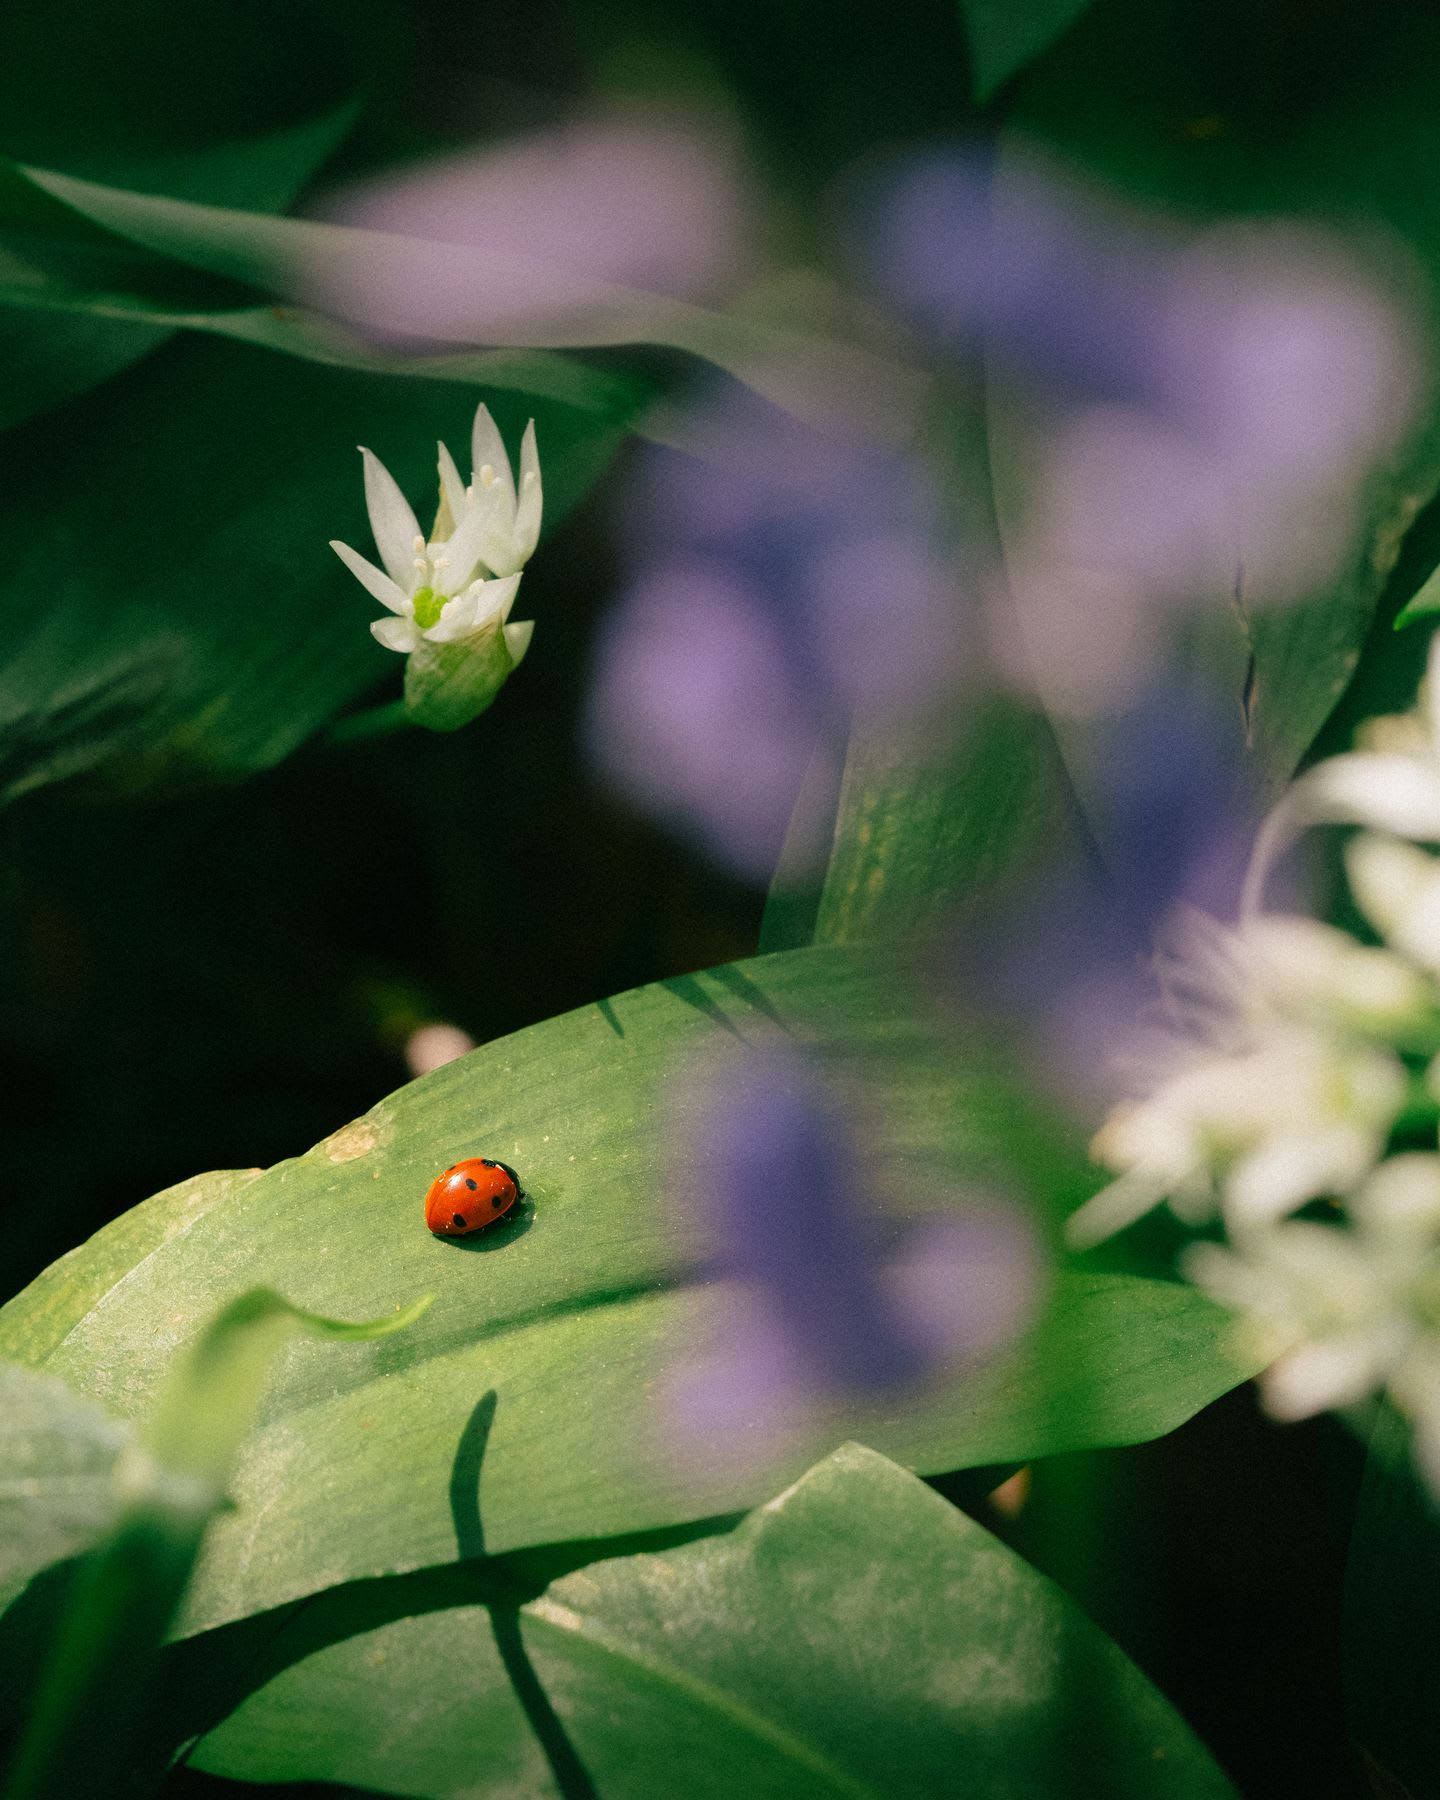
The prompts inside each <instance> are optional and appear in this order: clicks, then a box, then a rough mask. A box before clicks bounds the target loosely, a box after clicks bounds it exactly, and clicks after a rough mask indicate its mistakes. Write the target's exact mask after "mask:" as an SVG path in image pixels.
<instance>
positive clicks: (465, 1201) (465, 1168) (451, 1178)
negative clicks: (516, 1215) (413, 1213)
mask: <svg viewBox="0 0 1440 1800" xmlns="http://www.w3.org/2000/svg"><path fill="white" fill-rule="evenodd" d="M520 1197H521V1196H520V1183H519V1181H518V1180H517V1179H516V1177H515V1171H514V1170H513V1169H508V1168H506V1166H505V1164H504V1163H498V1162H491V1161H490V1159H489V1158H488V1157H485V1156H471V1157H467V1158H466V1160H465V1161H464V1162H458V1163H456V1164H455V1166H454V1168H453V1169H447V1170H446V1171H445V1173H444V1174H443V1175H437V1176H436V1178H435V1180H434V1181H432V1182H431V1183H430V1192H429V1193H428V1194H427V1195H426V1196H425V1223H426V1224H427V1225H428V1226H429V1227H430V1229H431V1230H432V1231H433V1232H434V1233H435V1235H436V1237H469V1236H470V1234H471V1232H473V1231H483V1230H484V1229H485V1227H486V1226H487V1225H493V1224H494V1223H495V1221H496V1220H497V1219H503V1218H504V1217H505V1216H506V1214H507V1213H508V1212H510V1210H511V1209H512V1208H513V1207H514V1205H515V1202H516V1201H517V1200H519V1199H520Z"/></svg>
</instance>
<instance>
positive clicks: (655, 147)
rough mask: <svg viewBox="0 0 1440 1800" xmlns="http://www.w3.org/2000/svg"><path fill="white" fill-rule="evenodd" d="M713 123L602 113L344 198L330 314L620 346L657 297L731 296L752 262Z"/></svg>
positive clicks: (477, 338) (323, 291)
mask: <svg viewBox="0 0 1440 1800" xmlns="http://www.w3.org/2000/svg"><path fill="white" fill-rule="evenodd" d="M742 192H743V191H742V185H741V181H740V178H739V172H738V168H737V164H736V160H735V156H734V153H733V148H732V145H731V144H730V142H729V140H728V138H727V136H726V135H725V134H724V133H723V132H722V131H721V130H720V129H719V128H718V127H717V125H716V124H715V122H714V121H713V120H701V119H698V118H695V117H690V116H686V117H679V116H670V115H668V114H663V113H658V112H657V113H634V114H602V115H599V116H596V117H592V118H588V119H584V118H582V119H579V120H577V121H575V122H573V123H571V124H569V125H566V126H563V127H558V128H555V129H552V130H550V131H548V132H544V133H540V134H537V135H536V136H534V137H531V138H529V139H523V140H520V141H516V142H508V143H504V144H500V145H497V146H495V147H493V148H488V149H485V150H480V151H472V152H468V153H466V154H464V155H461V156H456V157H454V158H451V159H450V160H448V161H443V162H432V163H427V164H425V165H424V166H423V167H421V168H419V169H417V170H415V171H414V172H412V173H408V174H402V175H391V176H387V177H385V178H383V179H381V180H378V181H369V182H365V183H363V184H360V185H358V186H354V187H351V188H349V189H346V190H344V191H343V192H341V193H339V194H336V195H333V196H331V198H330V200H329V202H328V204H327V205H326V207H325V218H326V221H327V222H328V223H330V224H335V225H344V226H348V227H351V228H352V229H351V231H350V232H348V233H344V234H342V233H335V234H331V235H329V236H320V237H315V236H313V234H312V237H311V238H310V239H308V240H307V242H306V252H307V258H308V261H307V266H306V270H305V276H306V280H305V286H306V291H307V293H308V295H309V297H310V299H311V300H312V301H313V302H314V303H315V304H316V305H318V306H319V307H320V308H321V309H322V310H323V311H326V312H329V313H332V314H334V315H335V316H337V317H340V318H343V319H346V320H349V321H351V322H352V323H355V324H358V325H361V326H363V327H365V328H366V329H368V330H370V331H373V332H377V333H380V334H382V335H386V336H393V337H398V338H400V339H409V340H415V341H420V340H426V339H431V340H440V341H444V342H456V341H459V342H469V343H522V344H525V343H530V344H543V343H551V342H556V343H563V342H567V341H574V342H577V343H583V342H591V341H593V342H607V341H608V342H618V341H624V339H625V335H626V326H625V316H626V313H627V311H631V312H633V313H634V322H635V324H636V327H637V329H636V330H635V331H634V332H632V333H631V334H630V335H631V336H632V337H636V338H643V337H644V336H645V331H644V302H645V301H646V299H647V297H651V298H654V297H660V296H663V297H665V298H667V299H669V300H684V299H696V298H699V297H700V296H708V295H712V294H714V293H716V292H717V291H723V290H724V289H725V288H726V287H727V286H728V285H730V284H731V283H732V282H733V281H734V280H735V279H736V277H737V273H738V272H739V271H740V270H742V269H743V268H744V267H745V266H746V264H747V261H748V258H749V249H748V238H749V225H748V221H747V218H746V211H745V204H744V201H743V197H742Z"/></svg>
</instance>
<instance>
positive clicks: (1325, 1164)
mask: <svg viewBox="0 0 1440 1800" xmlns="http://www.w3.org/2000/svg"><path fill="white" fill-rule="evenodd" d="M1381 1148H1382V1143H1381V1140H1380V1137H1379V1134H1378V1133H1372V1132H1368V1131H1365V1130H1364V1129H1363V1128H1361V1127H1360V1126H1347V1125H1337V1126H1335V1127H1333V1128H1332V1129H1330V1130H1328V1131H1327V1130H1325V1129H1323V1128H1317V1129H1315V1130H1313V1131H1311V1132H1307V1133H1305V1134H1304V1135H1299V1134H1296V1135H1294V1136H1282V1135H1280V1134H1278V1133H1277V1134H1276V1135H1275V1136H1273V1137H1271V1138H1268V1139H1266V1140H1265V1141H1263V1142H1262V1143H1261V1144H1259V1145H1258V1146H1257V1147H1256V1148H1255V1149H1254V1150H1252V1151H1251V1152H1250V1154H1249V1155H1248V1156H1243V1157H1241V1158H1240V1160H1239V1161H1238V1162H1237V1163H1236V1165H1235V1167H1234V1168H1233V1169H1232V1170H1231V1171H1230V1175H1229V1178H1228V1180H1227V1181H1226V1183H1225V1198H1224V1206H1223V1211H1224V1214H1225V1220H1226V1223H1227V1224H1228V1225H1229V1226H1230V1228H1231V1230H1232V1231H1234V1232H1236V1233H1237V1234H1243V1233H1244V1232H1246V1231H1247V1230H1253V1229H1254V1228H1255V1227H1256V1226H1260V1225H1269V1224H1272V1223H1273V1222H1274V1221H1275V1220H1277V1219H1282V1218H1284V1217H1285V1215H1286V1214H1287V1213H1292V1212H1295V1211H1297V1210H1298V1209H1299V1208H1300V1207H1302V1206H1304V1205H1305V1203H1306V1202H1307V1201H1309V1200H1316V1199H1319V1198H1320V1196H1321V1195H1324V1194H1332V1193H1335V1194H1343V1193H1346V1192H1348V1191H1349V1189H1350V1188H1351V1187H1353V1186H1354V1185H1355V1183H1356V1182H1357V1181H1358V1180H1359V1179H1360V1178H1361V1176H1363V1175H1364V1174H1365V1172H1366V1170H1367V1168H1368V1167H1369V1165H1370V1164H1372V1163H1373V1162H1375V1161H1376V1159H1377V1158H1378V1157H1379V1155H1380V1151H1381Z"/></svg>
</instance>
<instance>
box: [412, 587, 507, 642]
mask: <svg viewBox="0 0 1440 1800" xmlns="http://www.w3.org/2000/svg"><path fill="white" fill-rule="evenodd" d="M483 587H484V584H483V583H480V582H477V583H476V584H475V586H474V587H473V588H471V589H470V591H469V593H466V594H460V595H458V596H457V597H456V598H455V599H454V600H451V601H449V602H447V604H446V607H445V610H444V612H442V613H441V615H440V618H439V622H438V623H437V624H434V625H432V626H431V627H430V629H429V630H428V631H427V632H426V633H425V636H426V637H427V638H428V639H429V640H430V642H431V643H432V644H453V643H455V641H456V640H457V639H458V638H463V637H469V636H470V635H471V634H472V633H473V632H476V631H483V630H484V629H485V627H486V626H487V625H489V624H491V623H493V621H492V620H491V619H490V618H489V616H488V611H487V608H486V605H485V599H484V592H483Z"/></svg>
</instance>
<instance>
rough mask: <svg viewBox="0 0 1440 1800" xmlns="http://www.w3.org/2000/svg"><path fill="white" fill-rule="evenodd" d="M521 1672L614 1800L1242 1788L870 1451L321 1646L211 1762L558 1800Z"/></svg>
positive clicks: (1106, 1657) (985, 1541)
mask: <svg viewBox="0 0 1440 1800" xmlns="http://www.w3.org/2000/svg"><path fill="white" fill-rule="evenodd" d="M481 1492H482V1498H483V1492H484V1471H483V1468H482V1471H481ZM517 1625H518V1629H517ZM517 1652H518V1654H517ZM522 1657H523V1661H522V1660H521V1658H522ZM517 1671H525V1672H533V1675H534V1676H535V1677H537V1678H538V1683H539V1688H540V1690H541V1692H542V1694H543V1696H544V1700H545V1704H546V1706H547V1708H548V1709H551V1710H552V1713H553V1718H554V1720H555V1722H556V1723H558V1726H559V1728H560V1731H561V1732H563V1734H564V1740H565V1743H566V1744H567V1745H568V1748H569V1751H570V1753H571V1754H572V1756H573V1757H574V1758H575V1759H577V1760H578V1763H579V1765H580V1767H581V1768H582V1769H583V1770H584V1772H585V1774H586V1775H587V1776H588V1778H589V1780H590V1782H591V1783H593V1785H594V1788H595V1790H596V1791H598V1792H599V1793H602V1794H604V1795H606V1796H610V1797H612V1800H626V1797H633V1800H648V1797H649V1796H653V1795H655V1794H661V1793H684V1794H687V1795H695V1796H697V1800H705V1797H709V1796H714V1800H729V1796H732V1795H735V1794H742V1793H743V1794H746V1795H754V1796H757V1797H759V1796H774V1797H775V1800H782V1797H783V1800H802V1797H803V1800H811V1797H812V1796H813V1797H814V1800H820V1797H822V1796H836V1795H842V1796H846V1800H878V1797H879V1796H888V1795H921V1794H927V1795H928V1794H949V1793H957V1794H976V1795H984V1796H986V1800H1046V1797H1049V1796H1053V1797H1054V1800H1082V1797H1084V1796H1090V1795H1094V1796H1101V1795H1111V1794H1116V1793H1123V1794H1125V1795H1127V1796H1133V1797H1134V1800H1144V1797H1145V1796H1148V1795H1156V1796H1159V1795H1162V1794H1163V1795H1166V1796H1170V1797H1174V1800H1180V1797H1184V1800H1202V1797H1203V1800H1222V1797H1223V1796H1230V1795H1231V1794H1232V1789H1231V1788H1230V1786H1229V1784H1228V1783H1227V1782H1226V1780H1225V1779H1224V1777H1223V1776H1222V1775H1221V1774H1220V1772H1219V1770H1218V1769H1217V1768H1216V1767H1215V1765H1214V1763H1213V1762H1212V1761H1211V1760H1210V1758H1209V1756H1208V1755H1207V1754H1206V1752H1205V1751H1204V1750H1203V1749H1202V1748H1201V1746H1200V1745H1199V1744H1198V1743H1197V1742H1196V1740H1195V1738H1194V1737H1193V1736H1192V1735H1191V1733H1190V1732H1189V1730H1188V1729H1187V1728H1186V1727H1185V1725H1184V1724H1183V1723H1182V1722H1181V1721H1180V1719H1179V1718H1178V1717H1177V1716H1176V1715H1175V1713H1174V1712H1173V1711H1172V1710H1171V1708H1170V1707H1169V1706H1168V1704H1167V1703H1166V1702H1165V1701H1164V1700H1163V1699H1162V1698H1161V1696H1160V1695H1159V1694H1158V1693H1156V1691H1155V1690H1154V1689H1153V1688H1152V1687H1150V1685H1149V1684H1148V1683H1147V1682H1146V1681H1145V1680H1144V1678H1143V1677H1142V1676H1141V1675H1140V1674H1139V1672H1138V1671H1137V1670H1136V1669H1135V1668H1134V1667H1133V1665H1132V1664H1131V1663H1130V1662H1129V1661H1128V1660H1127V1659H1126V1658H1125V1657H1124V1656H1123V1655H1121V1653H1120V1652H1119V1651H1118V1650H1117V1649H1116V1648H1115V1646H1114V1645H1113V1644H1112V1643H1110V1641H1109V1640H1108V1639H1106V1638H1105V1637H1104V1636H1103V1635H1102V1634H1101V1633H1100V1632H1099V1631H1097V1630H1096V1629H1095V1627H1094V1626H1092V1625H1091V1624H1090V1623H1089V1622H1088V1620H1086V1619H1085V1618H1084V1617H1083V1616H1082V1615H1081V1614H1080V1613H1079V1611H1078V1609H1077V1608H1075V1607H1074V1606H1073V1605H1072V1604H1071V1603H1070V1602H1069V1601H1068V1600H1066V1599H1065V1598H1064V1596H1063V1595H1062V1594H1061V1593H1060V1592H1059V1590H1058V1589H1056V1588H1055V1587H1053V1586H1052V1585H1051V1584H1050V1583H1049V1582H1048V1581H1047V1580H1046V1579H1045V1578H1044V1577H1043V1576H1041V1575H1038V1574H1037V1573H1036V1572H1035V1571H1034V1570H1033V1569H1031V1568H1030V1567H1029V1566H1028V1565H1027V1564H1026V1563H1024V1562H1023V1561H1021V1559H1020V1558H1018V1557H1016V1556H1015V1555H1013V1554H1012V1553H1011V1552H1010V1551H1008V1550H1006V1549H1005V1548H1004V1547H1003V1546H1002V1545H1001V1544H999V1543H998V1542H997V1541H996V1540H995V1539H994V1538H992V1537H991V1536H990V1535H989V1533H987V1532H986V1531H985V1530H983V1529H982V1528H981V1527H980V1526H979V1525H977V1524H976V1523H975V1522H974V1521H973V1520H971V1519H968V1518H967V1517H966V1516H965V1515H964V1514H963V1513H961V1512H958V1511H957V1510H956V1509H955V1508H953V1507H952V1506H950V1505H949V1504H948V1503H947V1502H946V1501H944V1500H941V1499H939V1498H938V1497H937V1496H936V1495H935V1494H934V1493H932V1492H931V1491H930V1490H929V1489H928V1488H926V1487H925V1486H924V1485H923V1484H922V1483H920V1482H918V1481H916V1480H915V1479H914V1478H913V1477H912V1476H910V1475H907V1474H906V1473H905V1472H904V1471H903V1470H901V1469H899V1468H897V1467H896V1466H895V1464H894V1463H892V1462H889V1461H887V1460H886V1459H885V1458H884V1457H882V1456H879V1455H877V1454H876V1453H875V1452H874V1451H872V1450H867V1449H863V1448H861V1447H860V1446H859V1445H856V1444H847V1445H845V1446H844V1447H842V1448H841V1449H839V1450H837V1451H835V1452H834V1453H833V1454H831V1455H830V1456H828V1457H827V1458H826V1459H825V1460H824V1461H823V1462H821V1463H819V1464H818V1465H817V1466H816V1467H814V1468H812V1469H811V1470H810V1471H809V1472H808V1473H807V1474H805V1475H804V1476H802V1477H801V1479H800V1480H799V1481H797V1482H796V1483H795V1485H794V1486H793V1487H791V1488H789V1489H788V1490H787V1491H786V1492H784V1493H782V1494H780V1495H779V1496H778V1497H777V1498H776V1499H773V1500H771V1501H770V1502H769V1503H768V1504H767V1505H765V1506H764V1507H762V1508H760V1510H758V1511H757V1512H754V1513H752V1514H751V1515H750V1516H749V1517H748V1518H746V1519H745V1520H744V1521H743V1522H742V1523H741V1524H740V1525H739V1527H738V1528H737V1529H736V1530H734V1531H733V1532H730V1533H728V1534H723V1535H718V1536H714V1537H709V1538H705V1539H703V1540H701V1541H700V1542H698V1543H694V1544H690V1545H688V1546H685V1547H683V1548H681V1549H677V1550H670V1551H666V1552H663V1553H661V1554H658V1555H640V1556H628V1557H620V1558H616V1559H614V1560H609V1561H604V1562H597V1563H593V1564H591V1565H590V1566H589V1567H587V1568H585V1569H583V1570H581V1571H579V1572H577V1573H575V1574H573V1575H570V1576H567V1577H565V1578H564V1579H562V1580H560V1581H557V1582H556V1583H554V1584H553V1585H552V1586H551V1587H550V1588H549V1590H548V1591H547V1592H546V1593H545V1594H543V1595H542V1596H540V1597H539V1598H538V1599H536V1600H534V1601H532V1602H531V1603H530V1604H528V1605H525V1606H523V1607H521V1608H520V1609H519V1613H518V1621H517V1620H516V1618H515V1615H514V1614H513V1612H512V1611H511V1610H510V1609H507V1608H504V1607H501V1606H494V1607H491V1608H484V1607H474V1606H470V1607H456V1608H453V1609H450V1610H445V1611H440V1612H434V1613H429V1614H426V1615H422V1616H420V1617H416V1618H410V1619H404V1620H401V1621H398V1622H397V1623H395V1624H393V1625H389V1626H386V1627H383V1628H382V1629H380V1630H377V1631H373V1632H367V1633H364V1634H362V1635H360V1636H357V1637H354V1638H351V1639H349V1640H347V1641H345V1642H342V1643H338V1644H335V1645H333V1646H332V1647H330V1648H329V1649H326V1650H322V1651H320V1652H318V1653H317V1654H314V1655H311V1656H309V1657H306V1658H304V1659H303V1660H301V1661H298V1662H296V1663H295V1664H294V1665H293V1666H291V1667H290V1668H288V1669H286V1670H285V1671H284V1672H283V1673H282V1674H280V1675H279V1676H277V1677H276V1678H275V1679H273V1680H272V1681H270V1682H269V1683H268V1684H267V1685H266V1686H264V1687H263V1688H261V1689H260V1690H259V1691H258V1692H257V1693H256V1694H255V1695H253V1696H252V1697H251V1698H250V1699H248V1700H247V1701H246V1702H245V1703H244V1704H243V1705H242V1706H241V1707H240V1708H239V1709H238V1711H237V1712H235V1713H234V1714H233V1715H232V1717H231V1718H230V1719H229V1720H227V1721H226V1722H225V1724H223V1725H222V1726H220V1728H219V1729H218V1730H217V1731H214V1732H212V1733H211V1734H210V1735H209V1736H208V1737H206V1738H205V1739H203V1740H202V1742H201V1743H200V1745H199V1746H198V1747H197V1749H196V1751H195V1752H194V1753H193V1756H192V1758H191V1760H192V1761H193V1762H194V1763H195V1764H196V1765H197V1766H198V1767H200V1768H203V1769H207V1770H210V1771H211V1772H212V1773H217V1774H224V1775H230V1776H235V1777H239V1778H242V1779H249V1780H252V1781H253V1780H261V1781H280V1780H297V1779H312V1780H316V1779H318V1780H326V1781H342V1782H343V1781H353V1782H361V1781H363V1782H366V1783H367V1784H368V1785H372V1786H373V1785H375V1784H376V1783H379V1784H380V1785H383V1786H384V1787H386V1788H389V1789H393V1790H394V1791H396V1792H401V1793H409V1794H424V1795H427V1796H433V1797H434V1800H460V1796H479V1795H487V1794H495V1795H499V1794H501V1793H513V1792H517V1791H519V1792H527V1793H537V1794H544V1793H551V1792H554V1791H555V1789H554V1787H553V1785H552V1782H551V1780H550V1779H548V1776H549V1770H548V1769H547V1767H546V1765H545V1763H544V1761H543V1760H542V1755H541V1750H540V1746H539V1744H538V1743H537V1741H536V1738H535V1737H534V1736H533V1735H532V1733H531V1731H530V1729H529V1727H528V1726H527V1723H526V1717H525V1713H524V1712H523V1711H522V1708H521V1705H520V1703H519V1701H518V1699H517V1697H516V1691H515V1686H514V1685H512V1684H513V1683H514V1682H515V1678H516V1674H517ZM1082 1695H1083V1696H1084V1704H1085V1705H1086V1716H1085V1722H1084V1729H1083V1730H1076V1729H1075V1728H1074V1727H1075V1724H1076V1723H1077V1721H1076V1719H1075V1712H1074V1709H1075V1708H1076V1706H1077V1704H1079V1703H1080V1702H1081V1696H1082ZM532 1716H533V1711H532ZM548 1735H549V1738H550V1741H551V1744H552V1746H553V1744H554V1742H555V1739H556V1733H555V1732H554V1730H553V1729H552V1730H551V1731H550V1732H549V1734H548ZM553 1754H554V1751H553V1748H552V1755H553Z"/></svg>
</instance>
